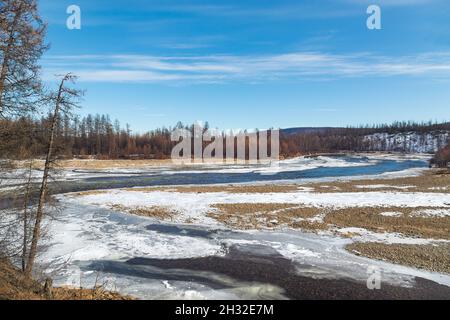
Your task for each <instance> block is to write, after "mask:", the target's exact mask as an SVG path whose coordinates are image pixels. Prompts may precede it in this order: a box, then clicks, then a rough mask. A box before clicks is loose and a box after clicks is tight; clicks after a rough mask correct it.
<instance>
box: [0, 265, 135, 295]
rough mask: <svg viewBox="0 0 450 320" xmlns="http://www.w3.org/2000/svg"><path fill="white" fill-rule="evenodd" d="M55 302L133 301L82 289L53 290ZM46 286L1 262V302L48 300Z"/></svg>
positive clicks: (103, 292) (107, 293)
mask: <svg viewBox="0 0 450 320" xmlns="http://www.w3.org/2000/svg"><path fill="white" fill-rule="evenodd" d="M51 291H52V299H54V300H132V299H133V298H132V297H130V296H123V295H120V294H119V293H117V292H111V291H108V290H105V289H104V288H102V287H96V288H95V289H80V288H68V287H62V288H52V290H51ZM46 299H48V297H46V295H45V294H44V286H43V285H42V284H40V283H39V282H38V281H36V280H33V279H28V278H26V277H25V276H24V275H23V273H22V272H21V271H20V270H19V269H17V268H16V267H14V266H13V265H12V264H11V263H9V262H8V261H7V260H0V300H46Z"/></svg>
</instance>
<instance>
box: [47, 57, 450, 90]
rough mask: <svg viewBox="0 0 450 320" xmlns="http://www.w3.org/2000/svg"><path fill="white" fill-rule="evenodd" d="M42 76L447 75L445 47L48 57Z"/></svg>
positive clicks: (166, 79)
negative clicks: (403, 52)
mask: <svg viewBox="0 0 450 320" xmlns="http://www.w3.org/2000/svg"><path fill="white" fill-rule="evenodd" d="M44 66H45V68H44V76H45V78H46V79H47V80H50V79H52V75H53V74H61V73H63V72H66V71H71V72H74V73H76V74H77V75H78V76H79V78H80V81H84V82H161V83H176V84H180V83H189V84H195V83H205V82H209V83H213V82H231V81H242V82H248V83H254V82H267V81H277V80H305V79H308V80H314V79H317V80H324V79H327V80H329V79H339V78H344V77H367V76H371V77H392V76H406V77H412V76H422V77H430V78H443V77H445V78H449V77H450V52H440V53H424V54H417V55H409V56H401V57H386V56H379V55H374V54H370V53H353V54H327V53H320V52H293V53H286V54H277V55H250V56H249V55H247V56H237V55H210V56H147V55H85V56H83V55H81V56H51V57H47V58H46V59H45V60H44Z"/></svg>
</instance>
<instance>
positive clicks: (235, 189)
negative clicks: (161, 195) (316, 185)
mask: <svg viewBox="0 0 450 320" xmlns="http://www.w3.org/2000/svg"><path fill="white" fill-rule="evenodd" d="M125 190H126V191H133V192H155V191H165V192H179V193H217V192H227V193H287V192H296V191H298V190H299V186H297V185H223V186H188V187H183V186H176V187H148V188H129V189H125Z"/></svg>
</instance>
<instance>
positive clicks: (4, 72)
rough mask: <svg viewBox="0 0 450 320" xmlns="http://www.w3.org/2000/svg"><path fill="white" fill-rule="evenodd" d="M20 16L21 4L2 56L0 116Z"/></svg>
mask: <svg viewBox="0 0 450 320" xmlns="http://www.w3.org/2000/svg"><path fill="white" fill-rule="evenodd" d="M21 15H22V4H21V5H20V6H19V8H18V9H17V13H16V14H15V15H14V19H13V22H12V25H11V31H10V32H9V38H8V44H7V46H6V49H5V52H4V54H3V62H2V70H1V71H0V114H1V113H2V112H3V94H4V91H5V82H6V76H7V74H8V64H9V58H10V54H11V48H12V47H13V45H14V33H15V32H16V26H17V23H18V21H19V19H20V17H21Z"/></svg>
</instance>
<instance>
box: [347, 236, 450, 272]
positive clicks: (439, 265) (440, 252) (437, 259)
mask: <svg viewBox="0 0 450 320" xmlns="http://www.w3.org/2000/svg"><path fill="white" fill-rule="evenodd" d="M346 249H347V250H349V251H350V252H353V253H355V254H358V255H363V256H366V257H369V258H372V259H379V260H384V261H389V262H393V263H398V264H402V265H408V266H412V267H416V268H423V269H427V270H431V271H435V272H446V273H450V244H440V245H407V244H385V243H361V242H358V243H352V244H350V245H348V246H347V247H346Z"/></svg>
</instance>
